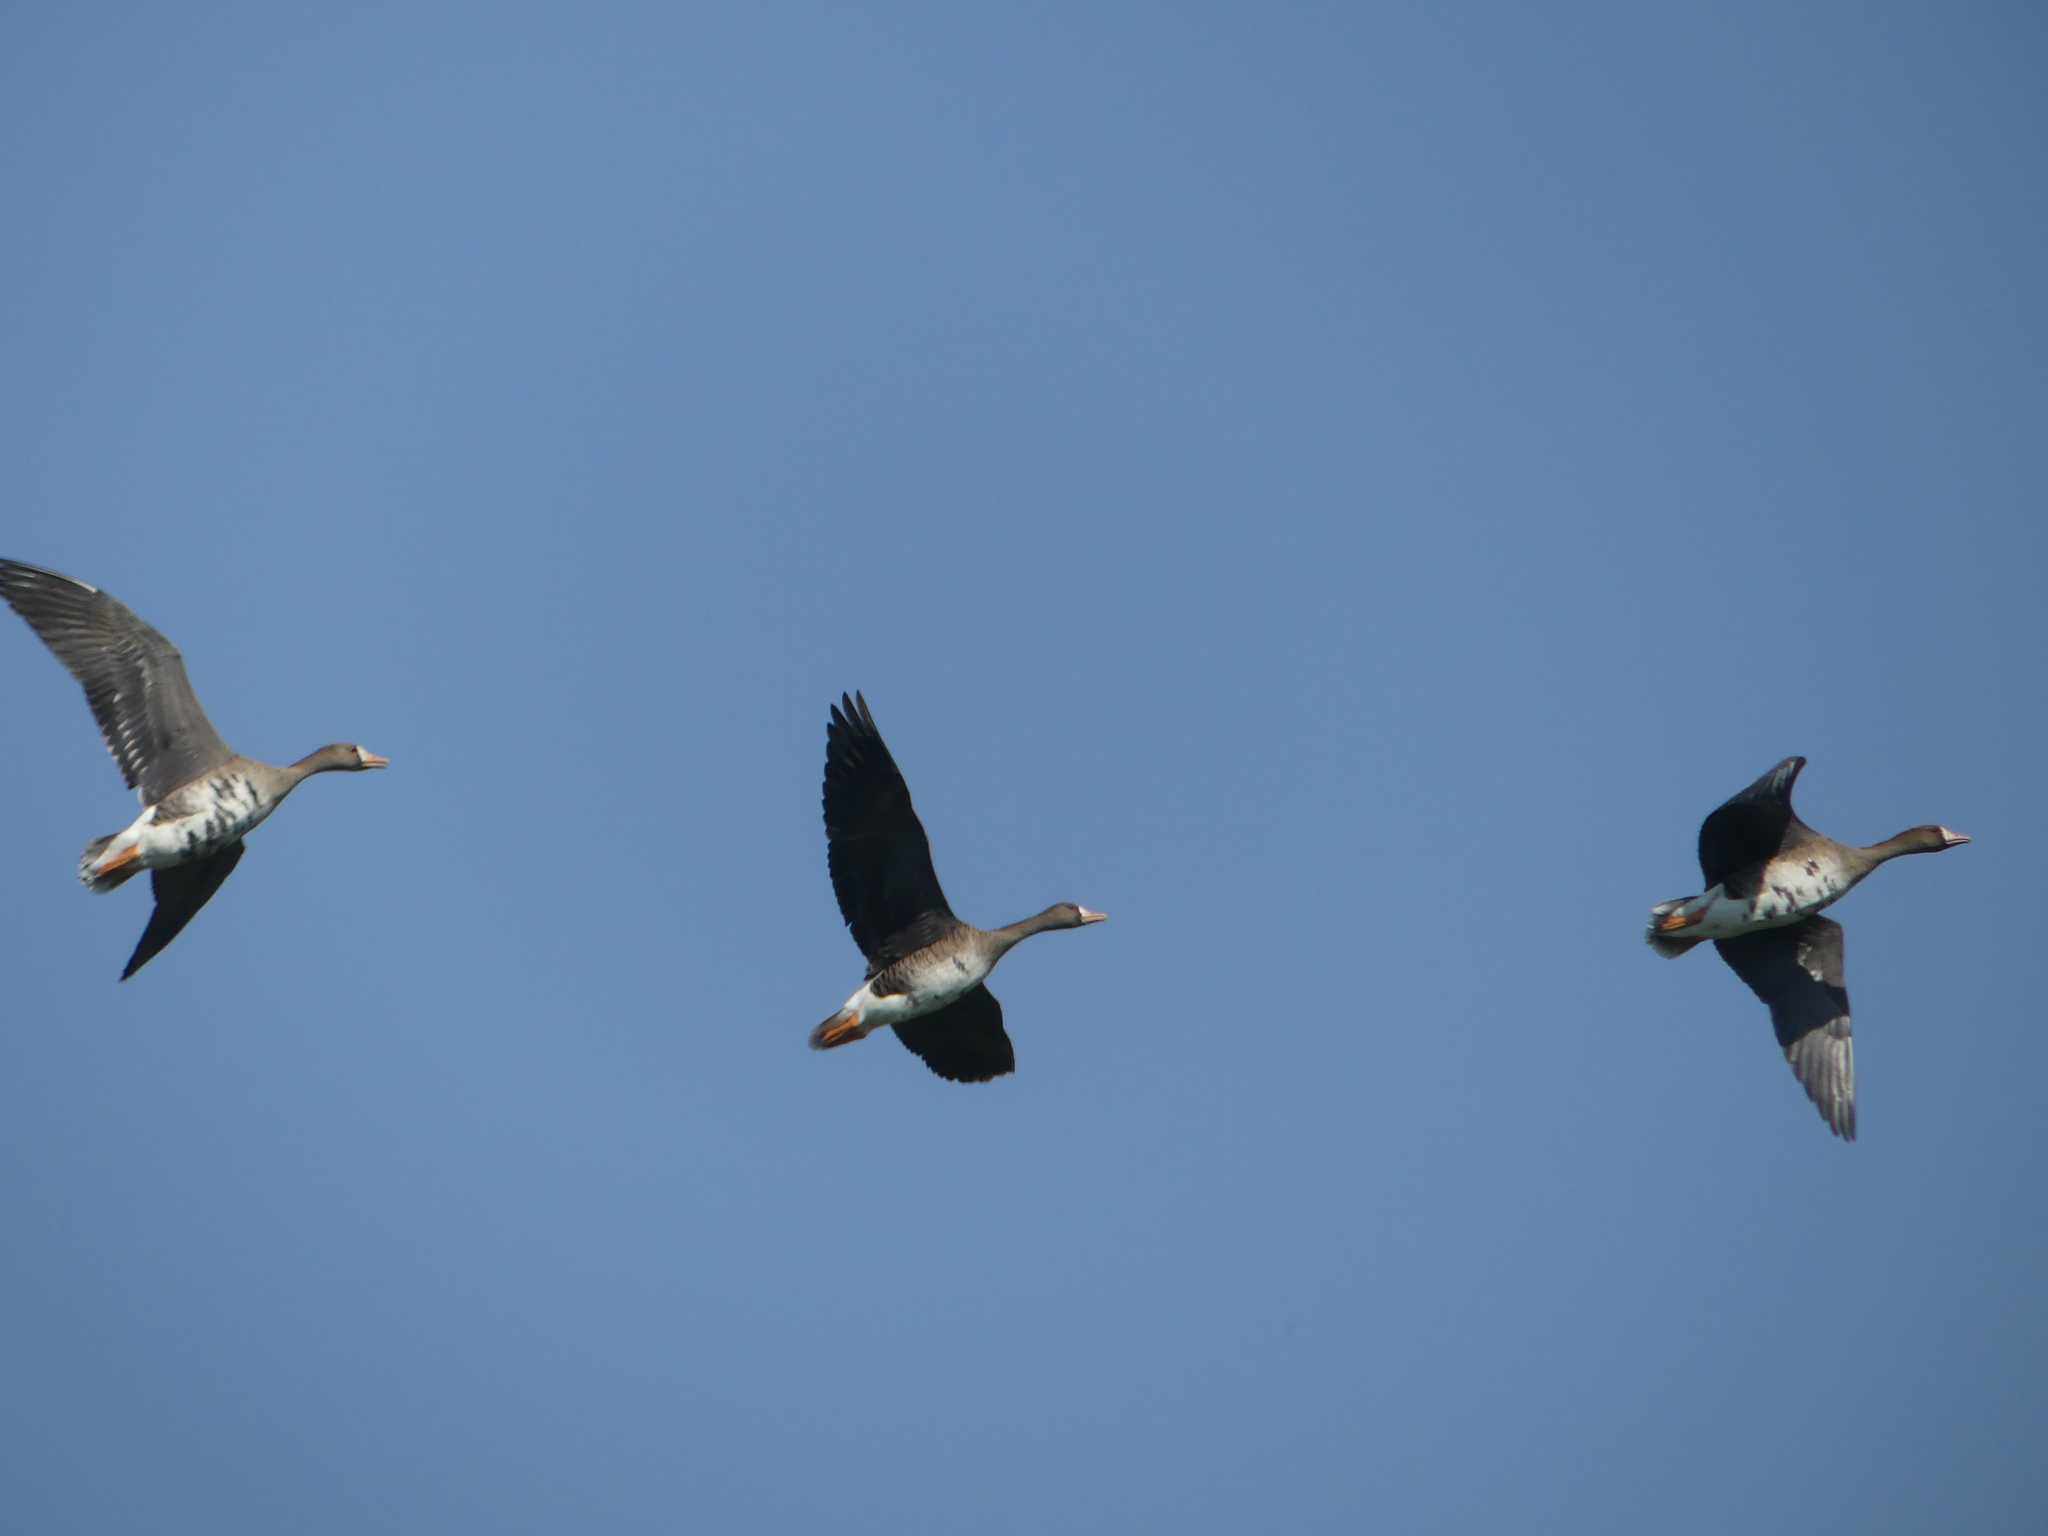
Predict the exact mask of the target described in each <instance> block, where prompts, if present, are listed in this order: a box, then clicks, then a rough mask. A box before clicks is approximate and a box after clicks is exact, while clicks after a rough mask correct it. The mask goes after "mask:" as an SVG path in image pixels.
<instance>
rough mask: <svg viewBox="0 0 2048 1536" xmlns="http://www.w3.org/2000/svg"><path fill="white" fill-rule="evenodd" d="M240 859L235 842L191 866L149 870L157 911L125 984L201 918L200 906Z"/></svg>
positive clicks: (130, 963)
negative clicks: (190, 923) (191, 923)
mask: <svg viewBox="0 0 2048 1536" xmlns="http://www.w3.org/2000/svg"><path fill="white" fill-rule="evenodd" d="M241 859H242V844H241V843H240V841H236V842H232V843H229V844H228V845H227V847H225V848H223V849H221V851H220V852H219V853H214V854H209V855H207V857H205V858H203V859H194V860H193V861H192V862H191V863H189V864H174V865H172V866H171V867H170V868H169V869H154V870H151V871H150V874H149V883H150V887H151V889H153V890H154V891H155V892H156V910H155V911H154V912H152V913H150V915H149V926H148V927H147V928H145V929H143V930H142V939H141V941H140V942H139V943H137V944H136V946H135V953H134V954H132V955H130V956H129V957H128V969H127V970H125V971H123V972H122V973H121V979H122V980H123V981H126V980H127V979H128V978H129V977H130V976H133V975H134V974H135V973H136V972H137V971H139V970H141V969H142V968H143V967H144V966H145V965H147V964H149V962H150V961H152V960H154V959H155V958H156V956H157V953H158V951H160V950H161V949H162V948H163V947H164V946H165V945H166V944H168V943H170V942H171V940H173V939H175V938H176V937H177V936H178V935H179V934H181V933H183V932H184V931H185V925H186V924H187V923H189V922H191V921H192V919H193V918H194V917H196V916H197V915H198V913H199V909H200V908H201V907H203V906H205V905H206V904H207V903H208V902H209V901H211V900H213V893H214V892H215V891H217V890H219V889H220V887H221V882H222V881H224V880H225V879H227V877H228V876H229V875H231V874H233V873H234V871H235V866H236V865H237V864H239V863H240V862H241Z"/></svg>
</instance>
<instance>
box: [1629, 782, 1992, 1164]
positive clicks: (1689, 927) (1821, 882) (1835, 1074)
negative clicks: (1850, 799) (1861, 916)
mask: <svg viewBox="0 0 2048 1536" xmlns="http://www.w3.org/2000/svg"><path fill="white" fill-rule="evenodd" d="M1805 766H1806V759H1805V758H1803V757H1788V758H1786V759H1785V760H1784V761H1783V762H1781V763H1779V764H1778V765H1777V766H1776V767H1774V768H1772V769H1771V770H1770V771H1769V772H1768V773H1766V774H1764V775H1763V776H1762V777H1761V778H1759V779H1757V780H1756V782H1755V783H1753V784H1751V785H1750V786H1749V787H1748V788H1747V789H1744V790H1743V791H1742V792H1741V793H1739V794H1737V795H1734V796H1732V797H1730V798H1729V799H1728V800H1727V801H1726V802H1725V803H1724V804H1722V805H1721V806H1720V807H1719V808H1718V809H1717V810H1715V811H1714V813H1713V814H1712V815H1710V816H1708V817H1707V819H1706V820H1705V821H1704V822H1703V823H1702V824H1701V826H1700V840H1699V859H1700V873H1701V875H1702V876H1704V877H1705V878H1706V880H1707V881H1708V882H1709V884H1708V888H1707V890H1706V891H1705V892H1703V893H1702V894H1700V895H1697V896H1682V897H1679V898H1677V899H1676V900H1672V901H1663V902H1659V903H1658V904H1657V905H1656V906H1654V907H1652V908H1651V909H1650V926H1649V931H1648V932H1647V933H1646V934H1645V935H1644V937H1645V938H1646V939H1647V940H1648V942H1649V944H1650V946H1651V947H1652V948H1653V949H1655V950H1656V951H1657V952H1658V953H1659V954H1661V955H1664V956H1665V957H1667V958H1671V959H1676V958H1677V957H1678V956H1679V955H1682V954H1685V953H1686V952H1687V951H1688V950H1690V949H1692V947H1693V946H1694V945H1696V944H1701V943H1706V942H1709V941H1711V942H1712V943H1713V945H1714V948H1715V949H1716V950H1717V951H1719V953H1720V956H1721V958H1722V960H1723V961H1725V962H1726V963H1727V965H1728V968H1729V969H1730V970H1732V971H1734V972H1735V974H1736V975H1737V976H1738V977H1739V978H1740V979H1741V980H1742V983H1743V984H1744V985H1745V986H1747V987H1748V988H1749V989H1750V991H1752V992H1754V993H1755V994H1756V996H1757V998H1758V999H1759V1000H1760V1001H1761V1002H1763V1003H1764V1005H1765V1006H1766V1007H1768V1008H1769V1009H1770V1011H1771V1024H1772V1027H1773V1029H1774V1030H1775V1031H1776V1033H1777V1036H1778V1045H1779V1047H1780V1048H1781V1049H1782V1050H1783V1051H1784V1053H1785V1059H1786V1061H1787V1063H1788V1064H1789V1065H1790V1066H1791V1068H1792V1072H1793V1075H1794V1076H1795V1077H1797V1078H1798V1080H1799V1082H1800V1084H1801V1085H1802V1086H1803V1087H1804V1088H1805V1089H1806V1092H1807V1097H1808V1098H1810V1099H1811V1100H1812V1101H1813V1104H1814V1107H1815V1108H1816V1109H1818V1110H1819V1111H1820V1115H1821V1118H1822V1119H1823V1120H1825V1121H1826V1122H1827V1124H1828V1128H1829V1129H1830V1130H1832V1131H1833V1132H1834V1133H1835V1134H1836V1135H1837V1136H1840V1137H1841V1138H1842V1139H1843V1140H1845V1141H1854V1140H1855V1139H1856V1048H1855V1041H1854V1039H1853V1037H1852V1035H1851V1027H1850V1015H1849V993H1848V990H1847V987H1846V985H1845V983H1844V972H1843V965H1842V952H1843V946H1842V925H1841V924H1840V923H1837V922H1835V921H1833V920H1832V919H1830V918H1825V917H1822V916H1820V915H1819V914H1820V912H1821V911H1822V910H1823V909H1824V908H1826V907H1829V906H1832V905H1833V904H1834V903H1835V902H1837V901H1840V900H1841V899H1842V898H1843V897H1844V896H1846V895H1847V894H1848V893H1849V892H1850V891H1851V890H1852V889H1854V888H1855V886H1856V885H1858V884H1859V883H1860V882H1862V881H1863V880H1865V879H1866V878H1868V877H1869V875H1870V874H1871V872H1872V871H1873V870H1875V869H1876V868H1877V867H1878V866H1879V865H1880V864H1884V863H1886V862H1888V861H1890V860H1892V859H1895V858H1898V857H1901V856H1902V855H1905V854H1910V853H1940V852H1942V851H1944V850H1945V849H1949V848H1954V847H1958V846H1960V845H1961V844H1963V843H1967V842H1968V841H1969V839H1968V838H1967V837H1965V836H1963V835H1962V834H1961V833H1960V832H1951V831H1950V830H1949V829H1948V828H1947V827H1938V826H1921V827H1912V828H1909V829H1908V830H1906V831H1904V832H1901V833H1899V834H1898V835H1897V836H1895V837H1888V838H1886V839H1885V840H1884V841H1883V842H1881V843H1873V844H1871V845H1870V846H1869V847H1867V848H1863V847H1857V846H1855V845H1853V844H1849V843H1838V842H1836V841H1835V840H1834V839H1833V838H1830V837H1824V836H1822V835H1821V834H1820V833H1818V832H1816V831H1814V830H1813V828H1811V827H1809V826H1808V825H1807V824H1806V823H1805V822H1803V821H1801V820H1800V819H1799V817H1798V815H1797V814H1796V813H1794V811H1793V809H1792V785H1793V783H1794V782H1795V781H1796V780H1797V779H1798V777H1799V773H1800V770H1801V769H1803V768H1804V767H1805Z"/></svg>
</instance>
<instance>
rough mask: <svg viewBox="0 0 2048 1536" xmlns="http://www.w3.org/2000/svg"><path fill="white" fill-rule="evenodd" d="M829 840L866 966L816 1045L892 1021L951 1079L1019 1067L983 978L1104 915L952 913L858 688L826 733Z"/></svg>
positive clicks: (1074, 910) (977, 1079)
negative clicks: (1037, 942) (997, 920)
mask: <svg viewBox="0 0 2048 1536" xmlns="http://www.w3.org/2000/svg"><path fill="white" fill-rule="evenodd" d="M825 838H826V842H827V844H828V849H827V862H828V863H829V864H830V866H831V870H832V892H833V894H834V895H835V896H837V897H838V898H839V911H840V914H841V915H842V916H843V917H845V919H846V926H847V927H848V928H849V929H850V930H852V933H853V941H854V943H856V944H858V945H859V946H860V952H861V953H862V954H863V955H865V956H867V962H868V967H867V978H866V980H865V982H864V983H863V984H862V986H861V989H860V990H859V991H858V992H856V993H854V994H853V996H851V997H849V998H848V999H847V1000H846V1003H845V1006H844V1007H842V1008H840V1010H839V1011H838V1012H837V1013H835V1014H833V1015H832V1017H831V1018H829V1019H827V1020H826V1021H825V1022H824V1023H822V1024H820V1025H819V1026H818V1027H817V1028H816V1029H814V1030H812V1031H811V1047H812V1049H813V1050H820V1051H824V1050H830V1049H832V1048H833V1047H834V1046H839V1045H846V1044H849V1043H851V1042H852V1041H855V1040H860V1039H863V1038H865V1037H866V1036H867V1035H868V1034H869V1033H871V1032H872V1031H874V1030H877V1029H883V1028H888V1027H891V1026H893V1027H894V1028H895V1031H896V1038H897V1039H899V1040H901V1041H902V1042H903V1043H904V1044H905V1045H907V1046H909V1047H910V1049H911V1050H913V1051H915V1052H916V1053H917V1054H918V1055H919V1056H921V1057H922V1058H924V1064H925V1065H926V1066H928V1067H930V1068H931V1069H932V1071H934V1072H936V1073H937V1074H938V1075H939V1076H940V1077H943V1078H946V1079H947V1080H948V1081H950V1082H956V1083H985V1082H987V1081H989V1080H990V1079H991V1078H997V1077H1001V1076H1002V1075H1003V1074H1004V1073H1006V1072H1014V1071H1015V1070H1016V1068H1017V1053H1016V1051H1015V1050H1013V1049H1012V1048H1011V1045H1010V1037H1009V1035H1008V1034H1007V1033H1005V1032H1004V1030H1003V1010H1002V1005H1001V1004H999V1003H997V1001H996V1000H995V995H994V994H993V993H992V992H990V991H989V989H988V988H987V987H986V986H985V985H983V983H984V981H985V980H986V979H987V977H988V973H989V972H990V971H992V970H994V969H995V967H996V962H997V961H998V960H1000V959H1002V958H1003V956H1004V955H1006V954H1008V953H1009V951H1010V949H1011V947H1012V946H1014V945H1016V944H1017V943H1018V942H1020V941H1021V940H1024V939H1028V938H1030V937H1031V935H1033V934H1034V933H1044V932H1045V931H1046V930H1048V929H1051V928H1079V927H1081V926H1082V925H1083V924H1084V923H1099V922H1101V921H1102V919H1103V917H1104V915H1105V914H1103V913H1101V912H1091V911H1089V910H1088V909H1087V908H1086V907H1081V906H1076V905H1074V903H1072V902H1061V903H1060V904H1059V905H1057V906H1052V907H1047V908H1046V909H1045V910H1044V911H1043V912H1041V913H1039V914H1038V915H1037V916H1036V917H1027V918H1025V919H1024V920H1023V921H1022V922H1020V923H1012V924H1010V925H1009V926H1008V927H1007V928H987V929H984V928H975V927H972V926H970V925H969V924H967V923H963V922H961V921H960V919H959V918H957V917H955V916H954V915H953V909H952V908H951V907H949V906H948V905H947V904H946V895H945V892H943V891H941V890H940V889H939V877H938V874H937V873H936V872H935V871H934V870H933V869H932V850H931V844H930V843H929V842H928V841H927V840H926V838H925V835H924V826H923V824H922V823H920V822H919V821H918V819H917V812H916V811H915V810H913V809H912V808H911V804H910V789H909V787H908V786H907V785H905V784H904V782H903V775H902V774H901V773H900V772H898V771H897V768H896V760H895V759H894V758H893V757H891V756H890V755H889V749H888V747H886V746H885V745H883V742H882V736H881V732H879V731H877V730H876V729H875V717H874V716H873V715H871V714H870V713H868V704H867V700H866V699H864V698H862V697H861V696H860V695H859V694H855V695H854V696H853V697H852V698H847V697H846V696H845V695H844V694H842V695H840V700H839V703H838V704H836V705H834V706H833V708H832V723H831V724H830V725H829V726H828V727H827V728H826V731H825Z"/></svg>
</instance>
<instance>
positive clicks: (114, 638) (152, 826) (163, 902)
mask: <svg viewBox="0 0 2048 1536" xmlns="http://www.w3.org/2000/svg"><path fill="white" fill-rule="evenodd" d="M0 597H4V598H5V599H6V600H7V602H8V604H9V605H10V606H11V607H12V608H13V609H14V611H15V612H16V613H18V614H20V615H21V616H22V617H23V618H24V619H26V620H27V621H28V626H29V628H30V629H33V630H34V631H35V632H36V634H37V635H38V636H39V637H41V639H42V642H43V644H45V645H47V646H48V647H49V648H50V650H51V651H52V652H53V653H54V654H55V655H56V657H57V659H58V660H59V661H61V662H63V663H64V666H65V667H66V669H67V670H69V672H70V673H71V675H72V676H73V677H75V678H77V679H78V681H79V683H80V684H81V685H82V686H83V687H84V689H85V698H86V702H87V703H88V704H90V705H91V706H92V714H93V718H94V719H95V720H97V721H98V722H99V727H100V734H101V735H102V736H104V737H105V738H106V742H107V750H108V751H109V752H111V753H113V754H114V761H115V763H116V764H118V765H119V766H120V769H121V777H122V778H124V779H126V780H127V781H128V787H129V788H130V789H133V790H135V791H136V792H137V793H138V794H140V795H141V797H142V814H141V815H140V816H138V817H137V818H136V819H135V820H134V822H133V823H131V824H130V825H129V826H128V827H127V828H126V829H125V830H124V831H120V832H115V833H110V834H109V835H108V836H106V837H96V838H94V839H93V840H92V841H91V842H90V843H87V844H86V845H85V853H84V855H83V856H82V857H81V858H80V859H79V863H78V878H79V879H80V880H82V881H84V882H85V884H86V885H87V886H88V887H90V888H91V889H92V890H94V891H111V890H113V889H114V888H115V887H116V886H118V885H121V884H122V883H123V882H125V881H127V880H129V879H130V878H132V877H133V876H134V875H136V874H137V873H139V872H140V871H142V870H145V869H146V870H148V871H149V878H150V884H151V886H152V887H154V889H155V892H156V910H155V912H153V913H152V914H151V915H150V919H149V926H148V927H147V928H145V929H143V931H142V939H141V941H140V942H139V943H137V944H136V946H135V953H134V954H132V955H130V956H129V957H128V965H127V968H126V969H125V970H123V971H122V972H121V979H122V980H123V981H126V980H127V979H128V978H129V977H130V976H133V975H134V974H135V973H136V972H137V971H139V970H141V969H142V967H143V966H144V965H146V964H148V963H149V961H150V960H151V959H152V958H154V957H155V955H156V954H157V952H158V951H160V950H161V949H162V948H163V947H164V946H165V945H166V944H168V943H170V942H171V940H172V939H175V938H176V937H177V936H178V934H179V933H180V931H182V930H183V928H184V926H185V925H186V924H187V923H189V922H191V921H192V918H193V916H194V915H195V914H196V913H197V912H198V911H199V909H200V908H201V907H203V906H205V905H206V903H207V902H208V901H209V900H210V899H211V898H212V896H213V893H214V892H215V891H217V890H219V889H220V887H221V882H222V881H224V880H226V879H227V877H228V876H229V874H231V873H232V872H233V870H234V867H235V865H236V863H237V862H238V861H239V860H240V859H241V857H242V839H243V838H244V837H245V836H246V835H247V834H248V833H249V832H250V831H252V830H253V829H254V828H255V827H256V825H257V824H258V823H259V822H261V821H262V820H263V819H264V818H265V817H266V816H268V815H269V814H270V813H271V812H272V811H274V810H276V809H277V807H278V803H279V802H280V801H282V800H283V799H284V797H285V796H286V795H288V794H290V793H291V792H292V791H293V790H294V789H296V788H297V787H298V786H299V784H300V782H301V781H302V780H304V779H306V778H307V777H309V776H310V775H312V774H316V773H326V772H330V771H348V772H355V771H359V770H361V769H365V768H382V767H385V766H387V760H386V759H385V758H381V757H379V756H377V754H376V753H374V752H365V751H364V750H363V749H362V748H361V747H357V746H349V745H345V744H342V743H339V742H337V743H335V744H334V745H332V746H326V747H322V748H321V749H320V750H319V751H317V752H314V753H312V754H311V755H309V756H306V757H302V758H300V759H299V760H298V761H297V762H296V763H290V764H287V765H285V766H284V767H275V766H273V765H271V764H269V763H259V762H256V761H255V760H254V759H252V758H247V757H241V756H239V755H237V754H236V753H234V752H233V751H231V750H229V748H228V744H227V743H226V742H224V741H222V740H221V739H220V733H219V732H217V731H216V730H214V728H213V722H212V721H210V720H208V719H207V718H206V711H205V710H203V709H201V708H200V707H199V700H198V698H197V697H196V696H195V695H194V694H193V692H192V684H191V682H190V681H189V680H188V679H187V678H186V676H185V659H184V658H183V657H182V656H180V655H179V654H178V651H177V647H175V646H173V645H172V644H171V642H170V641H168V640H166V639H165V638H164V637H163V636H162V635H160V634H158V633H157V632H156V631H155V630H154V629H152V628H150V627H149V625H147V624H145V623H144V622H143V621H142V620H141V619H140V618H138V617H136V615H135V614H134V613H133V612H132V611H131V610H129V609H128V608H127V607H126V606H125V605H123V604H121V603H119V602H116V601H115V600H114V599H113V598H112V597H110V596H109V595H108V594H106V593H105V592H102V591H100V590H99V589H98V588H97V587H91V586H87V585H86V584H85V583H84V582H82V581H75V580H73V579H72V578H71V577H69V576H60V575H58V574H57V572H55V571H46V570H43V569H41V568H40V567H38V566H33V565H23V564H22V563H21V562H20V561H18V560H0Z"/></svg>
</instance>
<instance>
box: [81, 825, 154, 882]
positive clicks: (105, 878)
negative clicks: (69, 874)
mask: <svg viewBox="0 0 2048 1536" xmlns="http://www.w3.org/2000/svg"><path fill="white" fill-rule="evenodd" d="M120 835H121V834H120V833H118V832H109V833H108V834H107V835H106V836H105V837H96V838H94V839H93V840H92V841H91V842H89V843H87V844H86V845H85V852H84V853H81V854H80V855H79V856H78V878H79V879H80V880H81V881H83V882H84V883H85V886H86V888H87V889H88V890H90V891H92V892H93V893H94V894H95V895H99V896H104V895H105V894H106V893H107V892H108V891H111V890H114V889H116V888H117V887H119V886H121V885H122V884H124V883H125V882H127V881H128V880H130V879H132V878H134V877H135V876H136V875H138V874H140V873H141V872H142V848H141V846H140V845H139V844H138V845H136V846H134V847H130V848H124V849H123V850H122V851H121V852H120V853H118V854H116V855H115V861H114V862H113V863H112V864H103V863H102V856H103V855H104V854H105V853H106V851H107V848H108V846H109V845H110V844H112V843H113V841H114V840H115V839H116V838H118V837H119V836H120Z"/></svg>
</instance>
